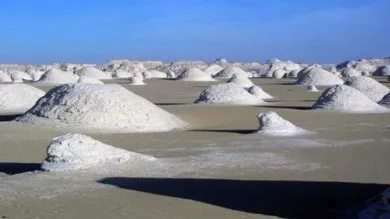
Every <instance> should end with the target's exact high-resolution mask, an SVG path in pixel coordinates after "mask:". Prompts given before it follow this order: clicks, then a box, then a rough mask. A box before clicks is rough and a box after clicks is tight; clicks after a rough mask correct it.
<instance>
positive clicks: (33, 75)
mask: <svg viewBox="0 0 390 219" xmlns="http://www.w3.org/2000/svg"><path fill="white" fill-rule="evenodd" d="M44 73H45V72H43V71H37V70H31V71H29V72H28V74H29V75H30V76H31V78H32V80H33V81H39V80H40V79H41V78H42V75H43V74H44Z"/></svg>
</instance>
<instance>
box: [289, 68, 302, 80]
mask: <svg viewBox="0 0 390 219" xmlns="http://www.w3.org/2000/svg"><path fill="white" fill-rule="evenodd" d="M299 71H301V69H294V70H292V71H290V72H289V73H288V74H287V77H289V78H298V73H299Z"/></svg>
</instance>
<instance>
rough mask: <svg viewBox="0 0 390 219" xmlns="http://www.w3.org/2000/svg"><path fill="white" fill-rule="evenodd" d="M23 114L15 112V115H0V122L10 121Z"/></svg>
mask: <svg viewBox="0 0 390 219" xmlns="http://www.w3.org/2000/svg"><path fill="white" fill-rule="evenodd" d="M21 115H22V114H14V115H0V122H10V121H12V120H14V119H16V118H17V117H19V116H21Z"/></svg>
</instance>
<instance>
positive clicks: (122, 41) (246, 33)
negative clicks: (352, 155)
mask: <svg viewBox="0 0 390 219" xmlns="http://www.w3.org/2000/svg"><path fill="white" fill-rule="evenodd" d="M389 11H390V0H318V1H317V0H315V1H314V0H115V1H113V0H66V1H65V0H63V1H55V0H33V1H32V0H0V63H23V64H45V63H53V62H76V63H104V62H106V61H107V60H109V59H133V60H163V61H167V62H168V61H174V60H203V61H208V62H211V61H214V60H215V59H216V58H226V59H227V60H229V61H256V62H265V61H266V60H267V59H269V58H279V59H282V60H286V59H288V60H293V61H296V62H317V63H340V62H342V61H345V60H354V59H359V58H367V57H389V56H390V12H389Z"/></svg>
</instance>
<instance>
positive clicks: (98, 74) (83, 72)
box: [76, 67, 112, 79]
mask: <svg viewBox="0 0 390 219" xmlns="http://www.w3.org/2000/svg"><path fill="white" fill-rule="evenodd" d="M76 74H77V75H79V76H88V77H91V78H97V79H112V77H111V75H109V74H107V73H105V72H103V71H101V70H99V69H97V68H95V67H83V68H81V69H80V70H78V71H77V72H76Z"/></svg>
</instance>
